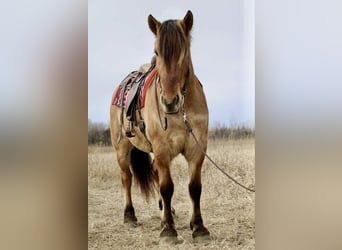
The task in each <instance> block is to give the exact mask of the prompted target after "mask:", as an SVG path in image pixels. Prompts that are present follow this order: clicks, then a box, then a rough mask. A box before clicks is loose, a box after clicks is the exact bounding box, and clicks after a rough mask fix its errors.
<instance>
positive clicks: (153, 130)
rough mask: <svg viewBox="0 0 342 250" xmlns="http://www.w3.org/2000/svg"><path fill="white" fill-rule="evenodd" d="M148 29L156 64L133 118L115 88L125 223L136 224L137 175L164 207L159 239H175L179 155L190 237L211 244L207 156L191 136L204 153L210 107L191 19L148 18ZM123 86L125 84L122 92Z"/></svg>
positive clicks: (113, 121)
mask: <svg viewBox="0 0 342 250" xmlns="http://www.w3.org/2000/svg"><path fill="white" fill-rule="evenodd" d="M148 25H149V28H150V30H151V31H152V32H153V34H154V35H155V44H154V50H155V56H154V61H153V62H152V63H151V64H150V65H148V67H150V66H151V67H150V69H149V70H147V72H145V73H144V75H143V77H146V79H145V80H144V81H143V82H146V81H147V78H149V79H150V80H149V85H148V86H147V87H146V86H143V89H144V91H139V92H140V93H141V92H145V93H144V95H145V96H143V97H142V99H143V100H144V103H140V104H141V105H140V106H138V108H135V109H133V112H131V113H133V115H132V116H133V117H134V119H131V118H132V117H131V116H128V115H127V114H126V116H125V111H127V110H126V109H124V107H123V105H121V106H120V105H114V104H115V103H114V102H115V100H114V99H115V98H116V99H117V98H118V95H119V94H118V93H119V92H123V91H120V90H118V89H117V90H116V91H115V92H114V94H113V97H112V104H111V107H110V130H111V139H112V144H113V147H114V148H115V151H116V157H117V161H118V164H119V166H120V169H121V182H122V185H123V188H124V192H125V208H124V223H128V224H131V225H133V226H136V225H137V218H136V216H135V211H134V207H133V203H132V197H131V185H132V177H133V176H134V179H135V181H136V183H137V184H138V185H139V187H140V189H141V192H142V194H144V195H145V196H146V198H148V197H149V196H150V195H151V194H153V193H154V192H155V189H156V190H157V191H158V193H159V195H160V197H161V200H162V202H161V201H160V202H159V206H160V208H161V209H162V208H163V218H162V221H161V233H160V239H161V240H163V239H164V240H165V239H168V240H169V239H171V240H177V231H176V228H175V224H174V219H173V213H172V212H173V211H172V207H171V198H172V195H173V192H174V184H173V182H172V178H171V174H170V163H171V161H172V159H173V158H175V157H176V156H177V155H178V154H182V155H183V156H184V157H185V159H186V160H187V162H188V168H189V186H188V188H189V193H190V197H191V201H192V205H193V206H192V208H193V211H192V217H191V219H190V228H191V230H192V237H193V240H194V241H196V240H199V239H210V233H209V231H208V230H207V228H206V227H205V226H204V225H203V220H202V215H201V209H200V197H201V192H202V184H201V169H202V164H203V160H204V154H203V152H201V150H200V149H199V148H198V146H197V145H196V142H195V141H194V139H193V138H191V137H190V135H189V133H190V132H189V130H190V129H191V130H192V132H193V133H194V134H195V135H196V136H197V139H198V141H199V142H200V144H202V146H203V149H204V150H206V148H207V134H208V108H207V102H206V98H205V95H204V92H203V87H202V85H201V83H200V81H199V80H198V78H197V77H196V75H195V73H194V69H193V65H192V61H191V54H190V42H191V34H190V33H191V29H192V25H193V15H192V13H191V11H188V12H187V13H186V15H185V17H184V18H183V19H181V20H167V21H164V22H162V23H161V22H159V21H158V20H157V19H155V18H154V17H153V16H152V15H149V16H148ZM148 67H147V68H148ZM145 70H146V67H145ZM140 78H142V77H140ZM140 82H141V81H140ZM145 84H146V83H145ZM123 87H124V86H123V85H121V90H123ZM132 88H134V86H132ZM128 95H129V94H128ZM138 95H139V94H138ZM121 97H122V96H121ZM127 98H128V97H127ZM116 104H118V103H116ZM121 104H122V103H121ZM127 105H128V104H127ZM189 124H191V125H189ZM187 125H188V126H187ZM189 127H190V128H189ZM125 128H126V129H125ZM151 153H152V154H151ZM151 155H153V160H152V156H151Z"/></svg>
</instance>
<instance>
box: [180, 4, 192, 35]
mask: <svg viewBox="0 0 342 250" xmlns="http://www.w3.org/2000/svg"><path fill="white" fill-rule="evenodd" d="M193 21H194V17H193V15H192V12H191V11H190V10H188V12H187V13H186V15H185V17H184V18H183V21H182V25H183V28H184V31H185V34H186V35H187V36H188V35H189V33H190V30H191V28H192V24H193Z"/></svg>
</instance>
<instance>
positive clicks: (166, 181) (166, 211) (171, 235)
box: [155, 157, 177, 241]
mask: <svg viewBox="0 0 342 250" xmlns="http://www.w3.org/2000/svg"><path fill="white" fill-rule="evenodd" d="M165 158H167V157H156V158H155V166H156V168H157V171H158V177H159V180H158V181H159V191H160V195H161V198H162V203H163V218H162V222H161V229H162V230H161V233H160V238H161V240H166V241H170V240H171V241H176V240H177V231H176V229H175V224H174V220H173V216H172V208H171V199H172V195H173V191H174V185H173V182H172V178H171V175H170V168H169V165H170V162H169V161H167V160H165Z"/></svg>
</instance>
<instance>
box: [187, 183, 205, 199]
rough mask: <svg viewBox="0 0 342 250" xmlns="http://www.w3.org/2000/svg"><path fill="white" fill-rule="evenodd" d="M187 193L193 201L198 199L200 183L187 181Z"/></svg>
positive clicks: (200, 191)
mask: <svg viewBox="0 0 342 250" xmlns="http://www.w3.org/2000/svg"><path fill="white" fill-rule="evenodd" d="M189 193H190V196H191V198H192V199H193V200H194V201H198V200H199V199H200V197H201V193H202V184H201V183H200V182H198V181H191V182H190V183H189Z"/></svg>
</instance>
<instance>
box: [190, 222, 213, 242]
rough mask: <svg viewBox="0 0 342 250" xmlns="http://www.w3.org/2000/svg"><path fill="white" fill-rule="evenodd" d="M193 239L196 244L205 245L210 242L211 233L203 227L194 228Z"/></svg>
mask: <svg viewBox="0 0 342 250" xmlns="http://www.w3.org/2000/svg"><path fill="white" fill-rule="evenodd" d="M192 238H193V241H194V242H195V243H203V242H207V241H209V240H210V233H209V231H208V229H206V228H205V227H204V226H203V225H200V226H194V230H193V232H192Z"/></svg>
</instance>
